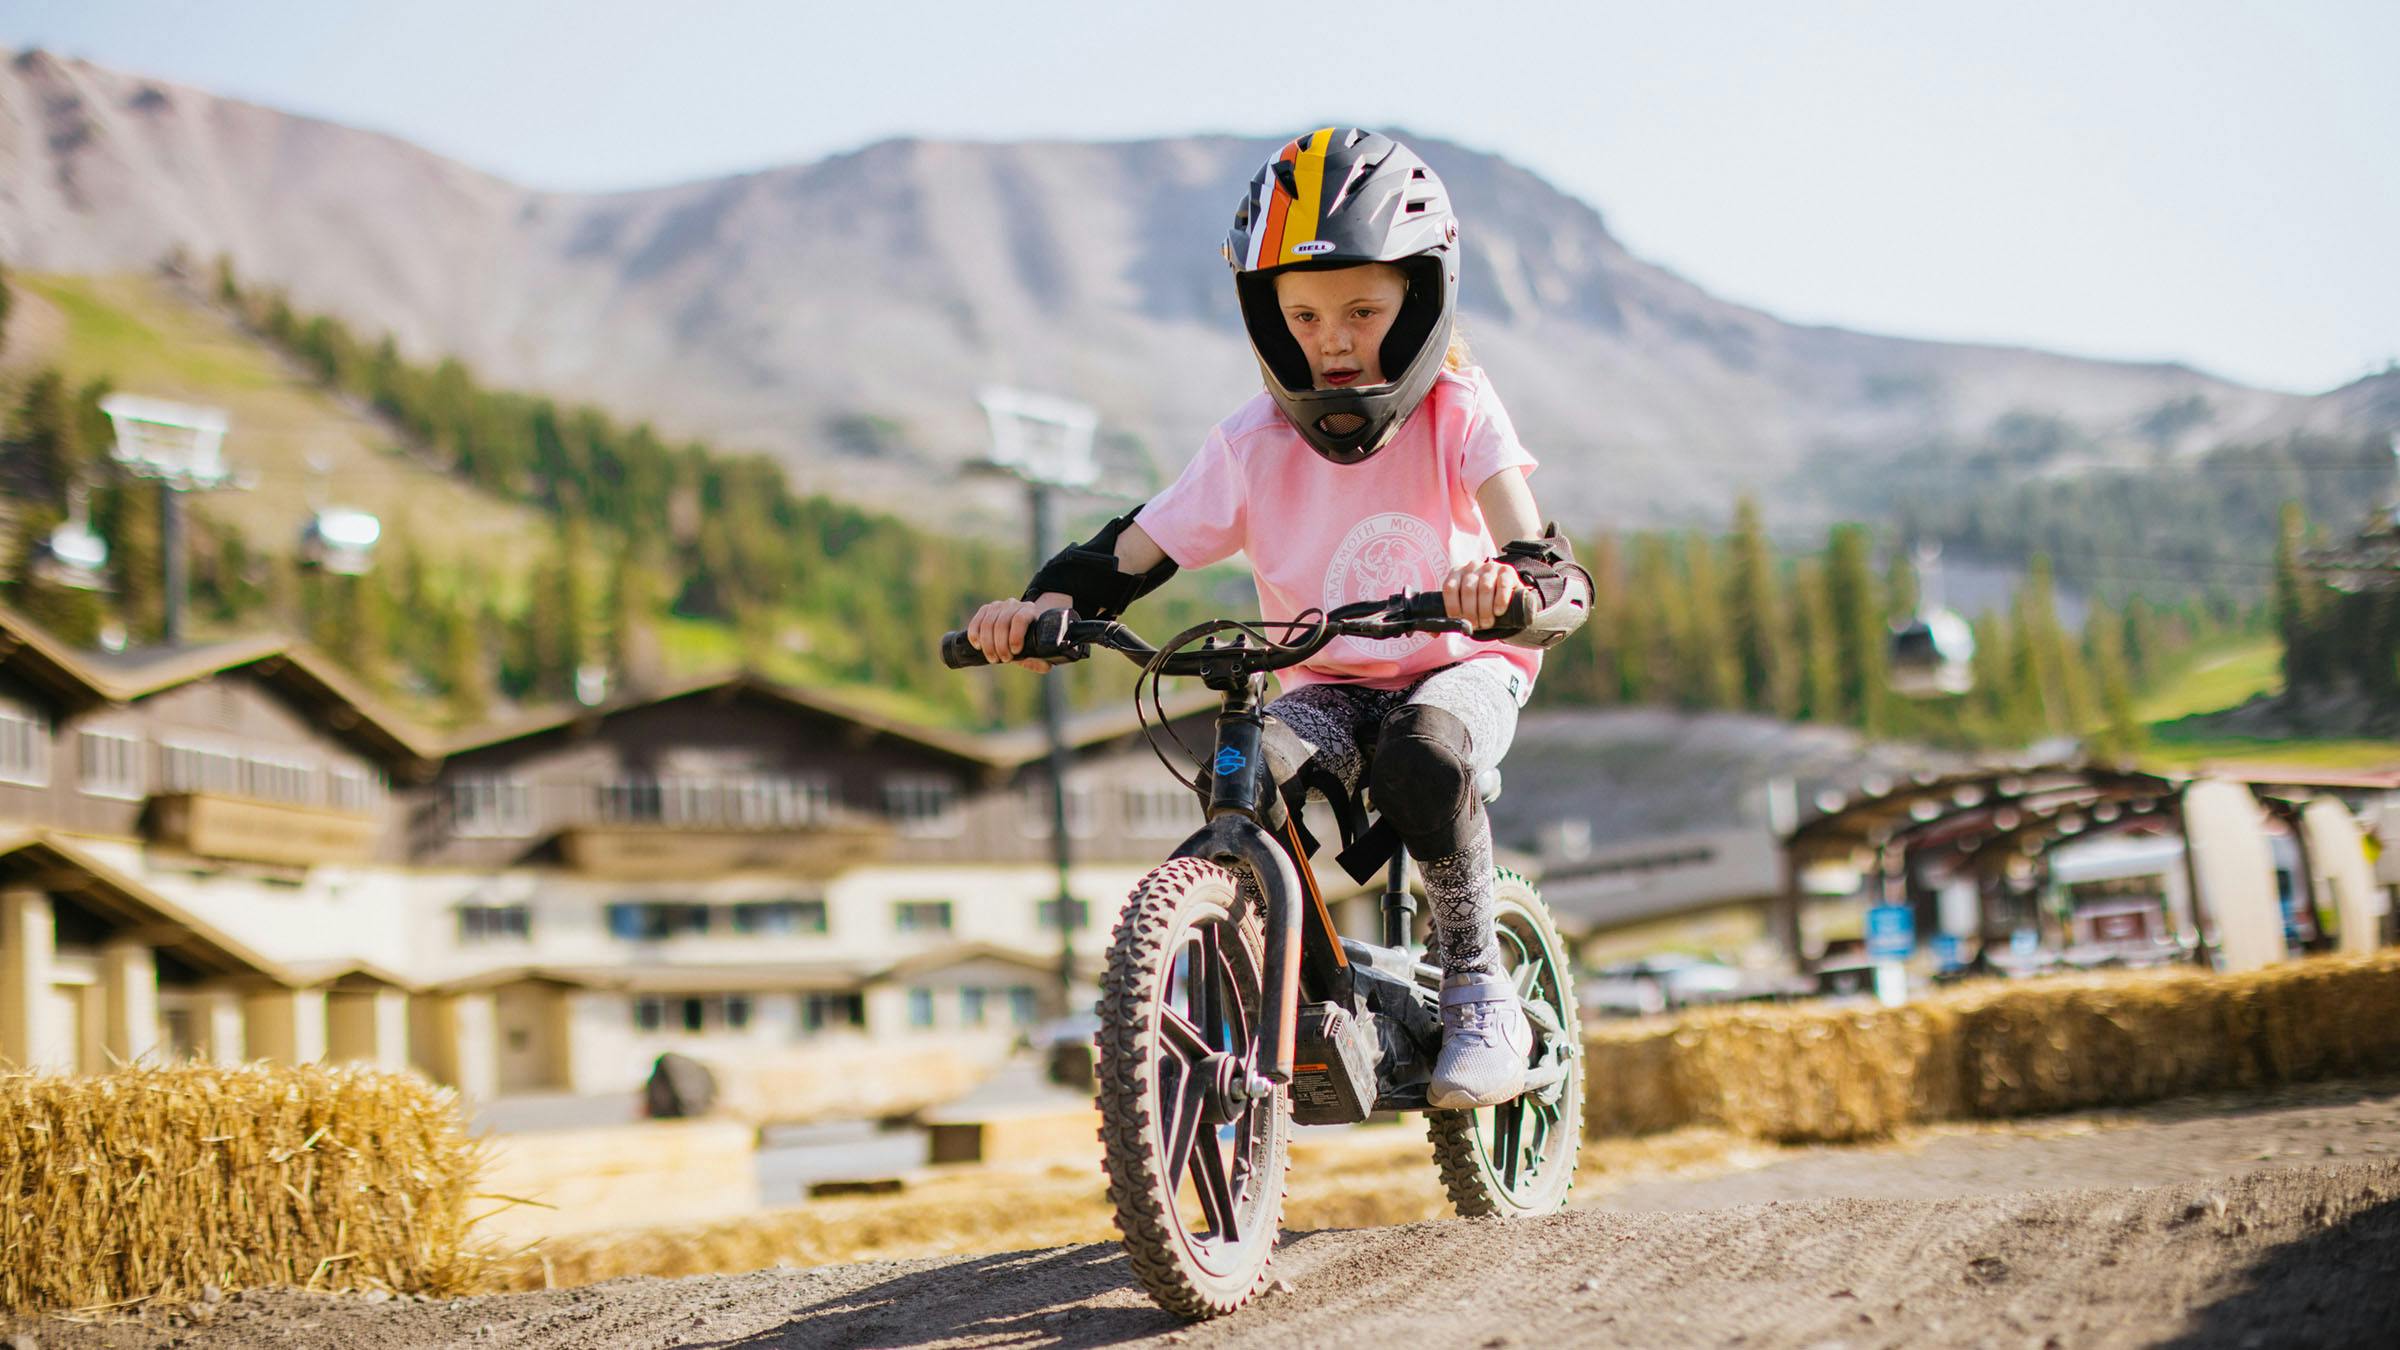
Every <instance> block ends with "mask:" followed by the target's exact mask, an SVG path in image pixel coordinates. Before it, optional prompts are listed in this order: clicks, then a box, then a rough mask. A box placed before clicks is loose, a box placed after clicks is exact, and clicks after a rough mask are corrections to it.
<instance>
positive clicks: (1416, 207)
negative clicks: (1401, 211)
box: [1408, 197, 1433, 216]
mask: <svg viewBox="0 0 2400 1350" xmlns="http://www.w3.org/2000/svg"><path fill="white" fill-rule="evenodd" d="M1431 205H1433V199H1432V198H1431V197H1425V198H1421V199H1419V200H1417V201H1413V202H1410V203H1409V204H1408V214H1410V215H1412V216H1413V215H1416V214H1417V213H1418V212H1420V211H1423V210H1424V209H1425V208H1426V207H1428V206H1431Z"/></svg>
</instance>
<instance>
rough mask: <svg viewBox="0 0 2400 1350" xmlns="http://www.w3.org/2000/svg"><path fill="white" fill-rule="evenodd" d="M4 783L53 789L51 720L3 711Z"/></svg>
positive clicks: (0, 763) (0, 771)
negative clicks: (51, 778) (51, 786)
mask: <svg viewBox="0 0 2400 1350" xmlns="http://www.w3.org/2000/svg"><path fill="white" fill-rule="evenodd" d="M0 783H22V784H24V785H25V786H26V787H48V786H50V719H48V718H46V717H34V716H29V715H27V714H25V713H21V712H13V711H8V712H0Z"/></svg>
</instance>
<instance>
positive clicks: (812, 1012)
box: [800, 993, 867, 1035]
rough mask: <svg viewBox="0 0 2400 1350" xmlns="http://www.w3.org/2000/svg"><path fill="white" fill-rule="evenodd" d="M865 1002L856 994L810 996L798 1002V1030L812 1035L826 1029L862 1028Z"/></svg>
mask: <svg viewBox="0 0 2400 1350" xmlns="http://www.w3.org/2000/svg"><path fill="white" fill-rule="evenodd" d="M866 1024H867V1001H866V1000H865V999H864V998H861V997H860V996H858V995H857V994H824V993H817V994H810V995H807V996H806V997H804V998H802V999H801V1000H800V1030H801V1032H802V1033H803V1034H807V1035H814V1034H816V1033H817V1032H820V1031H824V1030H826V1029H827V1028H833V1029H835V1030H839V1029H842V1028H845V1027H863V1026H865V1025H866Z"/></svg>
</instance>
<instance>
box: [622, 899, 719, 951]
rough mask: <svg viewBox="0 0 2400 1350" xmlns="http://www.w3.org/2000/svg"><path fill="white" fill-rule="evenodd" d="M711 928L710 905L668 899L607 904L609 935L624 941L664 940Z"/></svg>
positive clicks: (700, 932)
mask: <svg viewBox="0 0 2400 1350" xmlns="http://www.w3.org/2000/svg"><path fill="white" fill-rule="evenodd" d="M707 931H708V906H706V905H694V904H685V903H681V902H677V901H667V900H619V901H616V902H615V903H613V904H611V905H610V906H609V907H608V932H609V936H611V937H614V938H617V939H619V940H621V941H625V942H663V941H665V940H666V939H668V938H671V937H679V936H682V935H684V934H703V933H706V932H707Z"/></svg>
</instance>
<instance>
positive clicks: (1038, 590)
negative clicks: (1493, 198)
mask: <svg viewBox="0 0 2400 1350" xmlns="http://www.w3.org/2000/svg"><path fill="white" fill-rule="evenodd" d="M1225 257H1226V260H1227V261H1228V262H1229V263H1230V264H1231V265H1232V267H1233V271H1234V284H1235V290H1236V293H1237V294H1238V296H1239V298H1240V301H1241V309H1242V317H1243V321H1244V323H1245V325H1246V327H1247V328H1248V331H1249V335H1250V342H1251V346H1252V348H1253V350H1254V351H1255V353H1256V355H1257V357H1258V363H1259V369H1260V372H1261V374H1262V376H1263V377H1264V383H1265V386H1266V388H1265V391H1264V393H1263V394H1262V395H1261V396H1260V397H1258V398H1255V399H1252V400H1251V401H1250V402H1249V403H1247V404H1245V405H1244V406H1243V407H1242V408H1240V409H1239V410H1237V411H1236V412H1235V413H1234V414H1233V415H1232V416H1230V417H1228V418H1226V419H1225V420H1224V421H1223V422H1220V423H1219V424H1218V425H1217V426H1216V427H1215V429H1213V430H1212V431H1211V432H1210V433H1209V436H1208V439H1207V441H1206V443H1205V444H1204V445H1203V446H1202V447H1201V450H1200V454H1199V455H1198V457H1197V458H1195V459H1194V460H1193V461H1192V462H1191V464H1190V465H1189V466H1188V467H1186V468H1185V470H1184V472H1183V474H1182V476H1181V477H1180V478H1178V479H1177V480H1176V481H1175V482H1174V484H1173V485H1171V486H1170V487H1168V488H1167V489H1166V490H1165V491H1164V492H1161V493H1160V494H1159V495H1157V496H1156V497H1153V498H1152V499H1151V500H1150V501H1148V502H1146V503H1144V504H1143V505H1142V506H1140V507H1139V508H1137V509H1136V510H1135V511H1133V512H1130V513H1128V514H1127V515H1126V516H1124V517H1123V518H1121V519H1118V520H1116V521H1112V522H1111V523H1110V524H1109V525H1107V526H1106V527H1105V528H1103V529H1102V530H1101V531H1100V532H1099V533H1098V534H1096V535H1094V536H1093V538H1092V539H1091V540H1089V541H1087V542H1085V543H1082V544H1077V545H1072V546H1070V547H1068V548H1067V549H1066V550H1064V551H1063V552H1061V553H1060V554H1059V555H1058V556H1057V557H1055V558H1053V559H1051V560H1050V562H1049V563H1047V564H1045V565H1044V566H1043V567H1042V568H1041V570H1040V571H1039V572H1037V573H1036V574H1035V576H1034V579H1033V583H1032V584H1031V585H1030V586H1028V587H1027V588H1026V591H1025V594H1024V596H1023V597H1022V598H1021V599H1017V600H996V601H993V602H992V603H990V604H987V605H985V606H983V607H982V608H981V609H979V610H977V611H976V613H975V615H974V617H973V619H972V620H971V621H970V622H969V624H968V626H967V630H966V632H967V638H968V641H969V642H971V643H972V644H973V646H974V647H975V648H976V649H977V650H979V651H981V652H982V654H983V655H984V657H985V658H986V659H987V660H990V661H993V662H1004V661H1009V660H1013V659H1015V658H1016V656H1017V653H1018V652H1019V650H1020V649H1021V647H1022V646H1023V644H1024V641H1025V636H1026V632H1027V629H1028V628H1029V626H1030V625H1031V624H1032V621H1033V619H1034V617H1035V616H1036V615H1037V614H1039V613H1041V612H1042V611H1045V610H1052V609H1060V608H1071V609H1073V610H1074V611H1075V612H1076V613H1077V614H1079V615H1082V616H1084V617H1086V618H1113V617H1115V616H1116V615H1118V614H1120V613H1122V612H1123V610H1124V609H1125V607H1126V606H1127V605H1129V604H1130V603H1132V601H1134V600H1135V599H1137V598H1139V597H1140V596H1142V595H1143V594H1146V593H1147V592H1149V591H1150V590H1152V589H1155V588H1156V587H1157V586H1158V585H1160V584H1162V583H1163V582H1165V581H1166V580H1167V578H1168V577H1170V576H1172V575H1173V574H1174V572H1175V571H1176V569H1177V568H1178V567H1199V566H1205V565H1207V564H1209V563H1213V562H1218V561H1220V560H1222V559H1225V558H1228V557H1230V556H1232V555H1233V554H1234V553H1236V552H1239V553H1242V554H1245V555H1246V556H1247V557H1248V560H1249V562H1250V565H1251V569H1252V571H1253V574H1254V576H1255V579H1256V583H1257V587H1258V597H1259V607H1260V612H1261V614H1262V615H1264V616H1265V617H1266V618H1268V619H1270V620H1281V619H1293V618H1296V617H1299V616H1301V615H1303V614H1306V613H1310V612H1314V611H1320V610H1325V611H1330V610H1334V609H1338V608H1340V607H1342V606H1344V605H1348V604H1351V603H1353V602H1356V601H1360V600H1371V599H1378V598H1381V597H1384V596H1388V595H1392V594H1394V593H1396V592H1404V591H1432V590H1438V591H1439V592H1440V593H1441V595H1442V597H1443V602H1444V605H1445V608H1446V609H1447V612H1448V613H1449V615H1450V616H1452V617H1454V618H1459V619H1464V620H1466V621H1467V623H1468V624H1469V625H1471V626H1472V628H1473V629H1474V630H1475V634H1474V635H1470V634H1459V633H1439V634H1435V633H1423V632H1418V633H1411V634H1406V635H1402V636H1396V637H1389V638H1381V639H1374V638H1363V637H1344V638H1340V639H1338V640H1336V641H1334V642H1332V643H1331V644H1330V645H1328V646H1327V647H1325V648H1324V649H1323V650H1322V651H1321V652H1319V653H1318V654H1317V655H1316V656H1314V657H1312V658H1311V659H1309V660H1308V661H1307V662H1306V663H1304V664H1301V665H1298V666H1295V667H1292V668H1290V669H1288V670H1285V671H1283V672H1282V674H1281V678H1282V682H1283V688H1284V690H1285V692H1284V693H1283V695H1282V696H1281V697H1280V698H1277V699H1275V700H1274V701H1273V702H1272V703H1271V704H1269V705H1268V706H1267V709H1266V712H1267V714H1268V716H1269V717H1271V718H1273V719H1274V720H1276V721H1278V722H1280V723H1282V724H1283V725H1284V726H1285V727H1286V728H1288V729H1289V730H1290V731H1291V732H1293V733H1296V735H1297V736H1298V738H1299V740H1300V742H1302V744H1303V752H1304V757H1306V758H1307V759H1309V760H1310V761H1311V764H1310V767H1311V768H1312V769H1315V770H1321V771H1323V772H1325V773H1329V774H1330V775H1331V776H1332V777H1333V778H1335V779H1338V780H1339V782H1340V784H1341V786H1342V788H1343V789H1344V790H1345V791H1347V792H1349V793H1351V794H1356V793H1357V792H1358V791H1359V790H1360V789H1361V788H1362V787H1364V788H1367V789H1369V790H1371V791H1372V793H1373V795H1374V800H1375V803H1376V805H1377V807H1378V809H1380V811H1381V812H1382V813H1383V815H1384V816H1385V817H1386V818H1387V819H1389V820H1390V821H1391V822H1392V823H1393V824H1394V825H1396V826H1397V827H1398V832H1399V835H1400V838H1401V841H1402V842H1403V843H1404V844H1405V845H1406V846H1407V848H1408V851H1409V853H1410V854H1411V855H1412V856H1413V857H1414V858H1416V859H1417V861H1418V864H1419V867H1420V869H1421V871H1422V873H1423V876H1424V881H1425V890H1426V893H1427V895H1428V897H1429V898H1430V900H1431V901H1432V905H1433V922H1432V928H1431V931H1432V937H1433V942H1432V948H1433V952H1432V954H1433V956H1434V959H1435V961H1436V962H1437V963H1438V964H1439V966H1440V967H1441V970H1442V972H1443V979H1442V988H1441V1021H1442V1042H1441V1051H1440V1055H1439V1059H1438V1063H1437V1064H1436V1066H1435V1070H1434V1075H1433V1080H1432V1084H1431V1087H1430V1089H1429V1091H1428V1095H1427V1100H1428V1102H1429V1104H1430V1105H1432V1106H1434V1107H1437V1108H1445V1109H1461V1108H1469V1107H1480V1106H1491V1105H1495V1104H1497V1103H1501V1102H1506V1101H1508V1100H1510V1099H1512V1098H1515V1097H1516V1096H1518V1095H1519V1094H1520V1093H1521V1092H1522V1091H1523V1090H1524V1086H1525V1078H1526V1064H1527V1057H1528V1052H1529V1050H1530V1049H1531V1047H1532V1045H1533V1031H1532V1029H1531V1027H1530V1026H1529V1025H1528V1023H1527V1020H1526V1016H1525V1013H1524V1011H1523V1009H1522V1008H1521V1006H1520V1004H1519V1000H1518V994H1517V991H1516V989H1515V987H1514V985H1513V984H1512V982H1511V980H1510V979H1509V977H1508V976H1507V974H1506V973H1504V971H1503V969H1502V963H1501V958H1500V953H1499V951H1498V948H1497V946H1496V945H1495V929H1494V871H1493V864H1492V848H1491V829H1490V825H1489V822H1488V821H1487V820H1486V818H1485V814H1484V808H1483V802H1482V799H1481V797H1480V796H1479V795H1478V792H1477V790H1476V784H1477V781H1478V779H1479V778H1480V777H1481V776H1483V775H1484V774H1486V773H1488V772H1489V771H1492V770H1493V769H1495V768H1496V766H1497V765H1498V764H1499V762H1500V759H1501V756H1503V755H1504V754H1506V753H1507V750H1508V746H1509V742H1510V740H1511V738H1512V737H1513V736H1514V735H1515V731H1516V721H1517V710H1518V709H1519V708H1520V707H1522V706H1523V704H1524V702H1525V699H1526V698H1527V697H1528V696H1529V695H1530V694H1531V692H1532V689H1533V681H1534V677H1535V676H1536V674H1537V673H1538V672H1539V670H1540V668H1541V657H1540V654H1539V652H1538V651H1535V650H1529V649H1528V648H1527V647H1525V646H1522V645H1509V644H1505V643H1501V642H1496V641H1487V640H1481V638H1480V637H1479V636H1478V635H1480V634H1482V633H1483V631H1484V630H1489V629H1493V628H1494V627H1495V626H1496V625H1497V624H1498V622H1499V620H1500V617H1501V615H1502V614H1503V613H1504V612H1506V611H1508V610H1509V608H1510V605H1511V602H1512V600H1514V599H1516V597H1517V595H1518V593H1519V592H1520V591H1530V592H1532V595H1531V596H1530V597H1529V598H1530V599H1531V600H1532V602H1533V603H1532V604H1531V605H1530V606H1529V608H1530V610H1531V612H1532V613H1533V614H1534V615H1535V622H1534V623H1533V624H1532V625H1531V626H1530V629H1529V631H1531V632H1533V633H1536V634H1538V635H1539V636H1538V638H1536V639H1535V640H1536V641H1538V642H1539V643H1540V644H1541V645H1548V643H1550V642H1555V641H1556V640H1557V639H1559V638H1562V637H1564V636H1565V632H1566V631H1567V630H1566V628H1565V627H1564V626H1562V625H1561V624H1560V623H1558V622H1549V623H1545V622H1543V620H1544V618H1545V617H1546V612H1547V611H1552V610H1556V609H1562V608H1563V606H1562V604H1561V602H1560V596H1561V594H1562V592H1563V590H1564V589H1565V587H1564V584H1563V583H1564V579H1565V574H1566V573H1567V572H1569V571H1573V570H1579V569H1575V567H1574V562H1573V559H1572V556H1571V555H1570V554H1569V552H1568V550H1567V547H1566V545H1565V542H1564V541H1563V540H1562V539H1560V538H1559V537H1558V535H1557V533H1556V531H1555V529H1552V530H1550V531H1548V532H1547V533H1545V532H1544V531H1543V530H1542V529H1541V526H1540V522H1541V516H1540V513H1539V511H1538V510H1537V508H1536V507H1535V504H1534V499H1533V493H1532V491H1531V489H1530V488H1529V487H1528V486H1527V484H1526V476H1527V475H1528V474H1530V473H1531V472H1532V470H1533V468H1534V466H1535V460H1534V458H1533V456H1532V455H1531V454H1529V453H1527V452H1526V450H1525V448H1524V447H1523V446H1522V445H1520V444H1519V443H1518V441H1517V436H1516V432H1515V429H1514V428H1513V427H1511V426H1510V424H1509V420H1508V414H1507V412H1506V411H1505V410H1504V409H1503V408H1502V407H1501V405H1500V401H1499V398H1498V396H1497V395H1495V394H1494V393H1493V392H1492V388H1491V384H1490V382H1489V381H1488V380H1487V379H1486V378H1485V377H1484V375H1483V372H1482V371H1481V370H1480V369H1479V368H1477V367H1475V366H1473V365H1471V364H1469V361H1468V357H1467V352H1466V347H1465V344H1464V343H1463V342H1462V341H1460V340H1459V339H1458V337H1457V334H1456V331H1455V315H1456V310H1457V290H1458V224H1457V220H1456V217H1455V216H1454V215H1453V214H1452V212H1451V209H1450V202H1449V198H1448V195H1447V194H1446V193H1445V192H1444V191H1443V188H1442V184H1441V180H1440V179H1438V178H1436V177H1435V176H1434V174H1433V171H1432V170H1431V169H1430V168H1428V167H1427V166H1426V165H1425V164H1424V162H1423V161H1422V160H1420V159H1419V158H1418V157H1417V156H1416V155H1415V154H1414V153H1413V152H1411V151H1410V150H1409V149H1408V148H1407V147H1405V146H1403V145H1401V144H1399V143H1398V142H1396V141H1393V140H1391V139H1389V138H1388V137H1384V136H1380V135H1377V134H1375V133H1373V132H1369V131H1365V130H1360V129H1355V128H1340V127H1327V128H1323V129H1320V130H1318V131H1315V132H1312V133H1310V134H1309V135H1306V136H1303V137H1300V138H1298V139H1296V140H1293V141H1292V142H1290V143H1288V144H1286V145H1285V146H1284V147H1283V148H1282V150H1280V151H1279V152H1277V154H1276V155H1275V157H1274V158H1273V159H1272V160H1270V161H1269V162H1268V163H1267V164H1266V165H1265V166H1264V167H1263V168H1261V169H1260V170H1259V172H1258V174H1257V176H1256V177H1255V178H1253V179H1252V181H1251V184H1250V187H1249V190H1248V192H1247V193H1246V194H1245V195H1244V198H1243V200H1242V203H1241V205H1240V207H1239V208H1238V209H1237V210H1236V212H1235V215H1234V227H1233V231H1232V233H1231V234H1230V235H1229V236H1228V238H1227V240H1226V243H1225ZM1502 540H1508V541H1515V542H1513V543H1511V544H1509V546H1508V547H1507V548H1505V549H1502V548H1500V547H1499V546H1498V541H1502ZM1588 586H1589V583H1588V579H1584V587H1585V593H1586V594H1587V595H1588ZM1575 613H1576V614H1577V615H1580V613H1581V610H1580V609H1577V610H1575ZM1519 640H1520V641H1523V640H1524V639H1519ZM1026 664H1027V665H1028V667H1029V668H1034V669H1047V668H1048V667H1047V665H1046V664H1044V663H1041V662H1036V661H1028V662H1027V663H1026Z"/></svg>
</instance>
